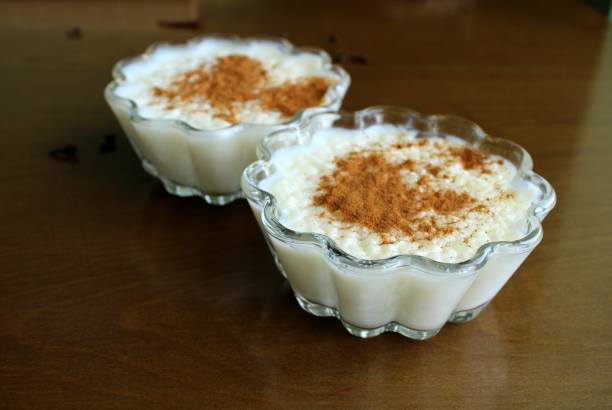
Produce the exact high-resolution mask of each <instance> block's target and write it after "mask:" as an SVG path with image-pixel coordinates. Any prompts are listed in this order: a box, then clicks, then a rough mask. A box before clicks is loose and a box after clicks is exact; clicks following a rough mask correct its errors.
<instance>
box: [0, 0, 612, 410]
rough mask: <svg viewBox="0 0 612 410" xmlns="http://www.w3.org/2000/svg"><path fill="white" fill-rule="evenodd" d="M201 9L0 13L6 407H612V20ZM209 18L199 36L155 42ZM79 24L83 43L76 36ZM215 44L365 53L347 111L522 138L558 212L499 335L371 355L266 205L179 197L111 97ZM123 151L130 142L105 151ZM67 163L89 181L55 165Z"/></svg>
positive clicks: (359, 6) (414, 11) (467, 334)
mask: <svg viewBox="0 0 612 410" xmlns="http://www.w3.org/2000/svg"><path fill="white" fill-rule="evenodd" d="M198 10H199V9H198V7H197V4H189V3H186V2H178V3H169V2H164V1H157V2H154V3H150V4H148V5H147V4H145V3H143V2H139V1H129V2H119V1H110V2H99V1H98V2H96V1H86V2H51V3H47V2H21V3H20V2H14V3H0V45H1V48H0V49H1V50H2V52H1V55H2V57H1V61H2V62H1V64H0V86H1V88H0V89H2V91H3V95H4V98H2V99H0V113H1V114H0V116H1V118H2V119H1V121H0V131H1V132H2V138H3V139H4V141H5V145H4V146H3V147H2V149H1V150H0V170H1V172H0V217H1V224H0V279H1V280H0V408H2V409H18V408H19V409H54V408H71V409H72V408H82V409H93V408H100V409H116V408H121V409H125V408H143V409H157V408H194V409H196V408H197V409H201V408H208V407H232V408H245V407H257V408H278V407H318V406H333V407H337V408H406V407H411V406H415V407H419V408H430V407H462V408H472V407H493V406H495V407H500V406H501V407H535V408H579V407H590V408H600V407H607V406H610V405H612V322H611V321H612V309H611V306H612V298H611V292H612V268H611V266H612V258H611V256H610V254H611V252H612V232H611V224H612V189H611V188H612V185H611V182H610V181H611V179H612V166H611V163H612V32H611V31H610V28H609V26H608V23H607V22H606V19H605V17H604V16H603V15H600V14H598V13H597V12H596V11H594V10H593V9H591V8H590V7H589V6H588V5H586V4H585V3H583V2H582V1H579V0H575V1H561V2H554V4H553V2H547V1H520V2H506V1H501V0H500V1H495V2H494V1H469V0H463V1H460V0H456V1H448V0H445V1H427V0H422V1H411V2H410V1H400V0H384V1H381V2H371V1H368V2H347V3H345V4H342V3H339V2H326V1H318V0H316V1H315V0H310V1H299V2H282V1H264V0H257V1H246V0H245V1H243V2H232V4H229V2H228V4H225V2H222V1H205V2H204V4H203V6H202V8H201V9H200V11H198ZM200 14H201V15H202V16H203V21H202V24H201V26H200V28H196V29H194V30H190V29H176V28H174V29H170V28H167V27H161V26H159V25H158V24H155V22H156V21H157V20H159V19H168V18H170V19H174V20H176V19H179V20H180V19H183V20H185V19H187V20H189V19H193V18H194V16H195V17H197V16H199V15H200ZM77 25H78V26H79V28H80V36H79V35H78V33H76V31H77V30H74V29H73V30H72V31H71V33H72V34H67V30H69V29H70V28H71V27H73V26H77ZM192 25H193V26H195V25H194V24H186V26H192ZM205 32H223V33H238V34H242V35H252V34H258V33H277V34H280V35H283V36H286V37H288V38H289V39H290V40H291V41H293V42H294V43H296V44H300V45H312V46H318V47H324V48H326V49H328V50H329V51H330V52H332V53H339V52H342V53H345V54H346V55H351V54H356V55H364V56H367V59H368V61H367V63H366V64H360V63H357V62H353V63H350V62H349V63H347V64H346V65H345V66H346V68H347V70H348V71H349V72H350V73H351V75H352V78H353V85H352V86H351V88H350V91H349V93H348V97H347V99H346V103H345V107H346V108H347V109H358V108H362V107H365V106H368V105H375V104H395V105H400V106H406V107H411V108H413V109H416V110H419V111H421V112H425V113H434V112H437V113H452V114H458V115H461V116H465V117H467V118H469V119H472V120H474V121H476V122H478V123H479V124H481V125H482V126H483V128H485V130H487V131H489V132H490V133H491V134H493V135H497V136H501V137H505V138H510V139H513V140H515V141H517V142H519V143H520V144H522V145H523V146H524V147H525V148H527V150H528V151H529V152H530V153H531V154H532V155H533V157H534V161H535V164H536V165H535V169H536V171H537V172H538V173H540V174H542V175H543V176H544V177H546V178H547V179H548V180H549V181H550V182H551V183H552V185H553V186H554V187H555V189H556V190H557V194H558V198H559V200H558V204H557V207H556V208H555V209H554V210H553V211H552V213H551V214H550V216H549V217H548V219H547V220H546V221H545V223H544V230H545V237H544V240H543V242H542V244H541V245H540V246H539V247H538V248H537V249H536V250H535V252H534V253H533V254H532V255H531V256H530V257H529V258H528V260H527V261H526V263H525V264H524V265H523V266H522V267H521V268H520V270H519V271H518V272H517V273H516V275H515V276H514V277H513V278H512V279H511V280H510V282H509V283H508V284H507V285H506V286H505V288H504V289H503V290H502V291H501V293H500V294H499V295H498V296H497V298H496V299H495V300H494V302H493V303H492V304H491V305H490V306H489V307H488V308H487V309H486V310H485V311H484V312H483V314H482V315H481V316H480V317H479V318H477V319H476V320H475V321H473V322H470V323H466V324H460V325H452V324H449V325H447V326H446V327H445V328H444V329H443V330H442V331H441V332H440V333H439V334H438V335H437V336H436V337H434V338H433V339H430V340H428V341H425V342H417V341H412V340H409V339H406V338H403V337H401V336H399V335H397V334H384V335H382V336H379V337H376V338H374V339H369V340H362V339H359V338H356V337H353V336H350V335H349V334H348V333H347V332H346V331H345V330H344V329H343V328H342V326H341V325H340V323H339V322H338V321H336V320H335V319H323V318H316V317H313V316H310V315H308V314H307V313H305V312H303V311H302V310H301V309H300V308H299V307H298V305H297V303H296V302H295V300H294V298H293V295H292V294H291V291H290V289H289V288H288V286H287V284H286V283H285V281H284V280H283V279H282V278H281V275H280V274H279V273H278V272H277V271H276V268H275V266H274V264H273V262H272V259H271V257H270V255H269V252H268V250H267V248H266V245H265V243H264V241H263V240H262V237H261V234H260V232H259V230H258V227H257V226H256V223H255V221H254V219H253V217H252V215H251V214H250V211H249V209H248V208H247V205H246V203H244V202H238V203H234V204H232V205H230V206H226V207H213V206H208V205H206V204H205V203H204V202H203V201H201V200H199V199H181V198H177V197H173V196H170V195H168V194H166V193H165V191H164V190H163V189H162V187H161V185H160V183H158V182H157V181H156V180H154V179H153V178H152V177H150V176H148V175H147V174H146V173H145V172H144V171H143V170H142V169H141V166H140V164H139V163H138V161H137V160H136V157H135V155H134V153H133V152H132V151H131V149H130V147H129V145H128V142H127V140H126V139H125V138H124V136H123V134H122V132H121V131H120V129H119V127H118V125H117V122H116V121H115V119H114V117H113V115H112V114H111V112H110V110H109V109H108V107H107V106H106V104H105V102H104V100H103V98H102V90H103V87H104V86H105V84H106V83H107V82H108V81H109V80H110V69H111V66H112V64H113V63H114V62H115V61H116V60H118V59H119V58H121V57H124V56H127V55H134V54H138V53H140V52H141V51H142V50H143V49H144V48H145V47H146V46H147V45H148V44H150V43H152V42H155V41H159V40H164V39H166V40H182V39H186V38H189V37H191V36H194V35H196V34H198V33H205ZM75 33H76V34H75ZM330 36H335V39H336V41H335V42H334V41H332V40H333V39H330ZM107 134H115V135H116V136H117V144H118V146H117V150H116V151H115V152H110V153H107V154H105V155H102V154H101V153H100V144H101V142H102V141H103V138H104V136H105V135H107ZM66 144H74V145H75V146H77V148H78V159H79V161H78V163H68V162H64V161H58V160H54V159H51V158H49V155H48V152H49V150H52V149H54V148H57V147H61V146H63V145H66Z"/></svg>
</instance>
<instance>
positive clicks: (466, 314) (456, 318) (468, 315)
mask: <svg viewBox="0 0 612 410" xmlns="http://www.w3.org/2000/svg"><path fill="white" fill-rule="evenodd" d="M488 304H489V302H485V303H483V304H482V305H480V306H476V307H475V308H474V309H467V310H460V311H458V312H453V314H452V315H451V317H450V319H448V321H449V322H451V323H463V322H469V321H470V320H474V319H476V318H477V317H478V315H479V314H480V312H482V311H483V310H484V308H486V307H487V305H488Z"/></svg>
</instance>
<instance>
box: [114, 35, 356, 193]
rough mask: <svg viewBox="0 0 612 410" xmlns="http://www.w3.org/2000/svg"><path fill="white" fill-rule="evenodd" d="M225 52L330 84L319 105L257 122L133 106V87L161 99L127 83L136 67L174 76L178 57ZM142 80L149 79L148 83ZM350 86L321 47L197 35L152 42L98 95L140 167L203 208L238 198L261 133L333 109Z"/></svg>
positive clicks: (124, 64) (118, 67)
mask: <svg viewBox="0 0 612 410" xmlns="http://www.w3.org/2000/svg"><path fill="white" fill-rule="evenodd" d="M209 50H210V51H209ZM228 50H229V51H228ZM231 50H234V53H238V54H240V53H241V52H242V51H244V52H245V53H249V52H252V53H255V54H257V52H259V51H258V50H261V53H260V54H261V56H258V58H260V62H261V64H264V63H266V64H267V63H269V61H275V62H277V61H281V63H282V61H283V60H282V59H283V58H286V59H287V60H288V61H290V62H293V61H294V62H295V64H296V66H295V67H293V66H291V64H288V65H286V67H285V66H283V65H282V64H281V63H278V64H279V66H281V67H285V68H287V70H286V71H292V70H293V69H294V68H295V71H296V72H297V73H298V74H295V75H296V76H297V75H301V74H300V73H301V72H302V71H303V72H305V73H306V72H308V70H311V69H312V70H316V72H317V73H318V74H317V75H323V76H325V77H326V78H328V79H333V83H330V84H329V87H328V88H327V91H325V95H324V97H323V98H322V99H321V101H320V104H318V105H316V106H310V107H306V108H304V109H300V110H299V111H297V112H291V113H290V114H286V115H285V114H283V115H276V117H270V116H269V117H266V118H264V121H239V120H231V121H230V120H227V121H225V120H224V119H215V120H214V121H209V122H207V121H204V120H203V121H200V122H194V121H192V120H190V119H189V118H192V117H189V118H186V117H187V115H186V114H185V115H183V113H181V110H183V112H185V110H187V108H189V110H192V112H195V109H194V108H193V107H194V106H193V105H190V106H188V105H187V103H185V104H183V106H181V105H180V104H179V105H178V109H177V110H178V111H179V114H176V110H175V111H172V109H174V108H176V107H171V106H170V105H168V106H167V107H166V108H167V111H164V110H163V109H161V110H160V109H157V108H156V109H155V110H157V111H155V110H154V109H152V108H151V107H147V106H146V104H138V103H137V101H135V100H136V99H137V98H135V97H133V98H132V97H131V94H130V93H133V92H134V91H133V90H136V91H135V92H136V93H137V94H136V95H138V93H141V94H142V93H145V94H146V93H149V94H154V93H159V94H160V95H161V94H163V93H162V92H161V91H160V90H161V88H159V87H152V85H155V84H145V86H149V87H150V88H149V89H148V90H145V91H142V89H143V88H142V87H143V84H134V82H135V81H132V80H131V77H134V76H136V74H135V73H136V72H137V69H136V68H135V67H148V66H147V65H149V66H150V65H153V66H155V64H159V65H161V64H165V66H164V67H169V68H168V69H169V70H175V71H176V70H177V67H178V66H179V64H174V65H172V61H173V60H172V59H173V58H174V59H175V60H177V61H180V58H187V59H189V58H192V60H193V58H195V57H194V56H203V57H202V58H204V57H207V55H206V53H216V54H215V55H216V56H218V57H220V56H227V55H228V54H231ZM236 50H237V51H236ZM241 50H242V51H241ZM253 50H255V51H253ZM181 53H182V54H181ZM275 58H276V59H277V60H274V59H275ZM190 61H191V60H190ZM169 62H170V65H168V64H169ZM275 64H276V63H275ZM192 67H193V66H192ZM139 69H140V68H139ZM300 70H302V71H300ZM313 72H314V71H313ZM281 74H282V73H281ZM141 77H146V76H142V75H141ZM296 78H297V77H296ZM188 79H189V78H188ZM145 80H146V81H149V79H148V78H146V79H145ZM146 81H145V82H146ZM241 82H242V81H241V80H240V81H239V82H238V84H240V83H241ZM136 83H137V81H136ZM349 84H350V77H349V75H348V73H347V72H346V71H344V70H343V69H342V68H341V67H339V66H336V65H333V64H332V63H331V59H330V57H329V55H328V54H327V53H326V52H324V51H323V50H319V49H314V48H297V47H294V46H293V45H292V44H291V43H289V42H288V41H286V40H284V39H277V38H244V39H241V38H238V37H231V36H218V35H215V36H204V37H198V38H195V39H192V40H190V41H188V42H187V43H185V44H169V43H158V44H154V45H152V46H151V47H149V48H148V49H147V50H146V51H145V53H144V54H142V55H140V56H137V57H134V58H127V59H124V60H121V61H119V62H118V63H117V64H116V65H115V67H114V69H113V81H111V82H110V83H109V84H108V85H107V87H106V89H105V92H104V96H105V99H106V101H107V102H108V104H109V106H110V108H111V109H112V111H113V113H114V114H115V116H116V117H117V119H118V121H119V123H120V125H121V127H122V128H123V130H124V132H125V134H126V135H127V137H128V139H129V141H130V143H131V145H132V147H133V148H134V151H135V152H136V154H137V155H138V157H139V158H140V159H141V161H142V164H143V167H144V169H145V170H146V171H147V172H149V173H150V174H152V175H153V176H155V177H157V178H159V179H160V180H161V182H162V183H163V185H164V187H165V188H166V190H167V191H168V192H169V193H171V194H174V195H178V196H200V197H202V198H203V199H205V200H206V201H207V202H208V203H210V204H215V205H223V204H226V203H229V202H232V201H233V200H235V199H237V198H240V197H242V192H241V190H240V176H241V174H242V171H243V170H244V168H245V167H246V166H247V165H248V164H250V163H251V162H253V161H254V160H255V159H256V158H257V157H256V147H257V144H258V143H259V142H260V140H261V139H262V138H263V137H264V136H265V135H267V134H269V133H271V132H273V131H275V130H278V129H279V128H281V127H283V126H287V125H292V124H297V123H299V122H300V121H301V119H302V117H303V116H305V115H307V114H309V113H311V112H316V111H319V110H337V109H339V108H340V106H341V104H342V99H343V98H344V95H345V94H346V92H347V89H348V86H349ZM220 85H221V87H220V89H221V92H223V91H224V90H223V88H224V85H225V84H224V83H223V82H222V81H221V82H220ZM139 87H141V88H139ZM153 91H154V92H153ZM239 97H241V96H239ZM160 114H163V115H160ZM189 115H191V114H189ZM194 115H195V114H194ZM193 118H196V116H194V117H193ZM225 118H227V116H226V117H225ZM270 118H272V120H270Z"/></svg>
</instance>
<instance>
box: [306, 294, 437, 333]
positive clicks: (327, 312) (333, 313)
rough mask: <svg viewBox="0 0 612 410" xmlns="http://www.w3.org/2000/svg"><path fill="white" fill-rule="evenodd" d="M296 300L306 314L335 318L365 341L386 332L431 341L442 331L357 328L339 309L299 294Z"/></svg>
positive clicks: (394, 325) (396, 325) (393, 326)
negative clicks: (345, 318)
mask: <svg viewBox="0 0 612 410" xmlns="http://www.w3.org/2000/svg"><path fill="white" fill-rule="evenodd" d="M295 298H296V299H297V301H298V304H299V305H300V307H301V308H302V309H304V310H305V311H306V312H308V313H310V314H313V315H315V316H325V317H335V318H336V319H338V320H340V322H342V326H344V328H345V329H346V330H347V331H348V332H349V333H350V334H352V335H353V336H357V337H361V338H364V339H365V338H369V337H374V336H378V335H380V334H381V333H384V332H395V333H399V334H400V335H402V336H406V337H408V338H410V339H415V340H425V339H429V338H430V337H433V336H435V335H436V334H438V332H439V331H440V329H433V330H417V329H411V328H409V327H406V326H404V325H401V324H399V323H396V322H391V323H387V324H386V325H382V326H379V327H375V328H372V329H368V328H363V327H359V326H355V325H353V324H350V323H348V322H346V321H345V320H344V319H342V316H340V313H339V312H338V310H337V309H334V308H330V307H328V306H323V305H320V304H318V303H314V302H311V301H309V300H308V299H306V298H305V297H303V296H301V295H299V294H297V293H295Z"/></svg>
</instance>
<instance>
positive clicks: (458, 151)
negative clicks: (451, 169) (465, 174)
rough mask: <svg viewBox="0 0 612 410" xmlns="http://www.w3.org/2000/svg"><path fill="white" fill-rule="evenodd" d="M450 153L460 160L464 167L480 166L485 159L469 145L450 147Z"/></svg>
mask: <svg viewBox="0 0 612 410" xmlns="http://www.w3.org/2000/svg"><path fill="white" fill-rule="evenodd" d="M450 153H451V154H452V155H454V156H456V157H458V158H459V159H460V160H461V163H462V164H463V168H465V169H475V168H482V167H483V165H484V162H485V159H486V156H485V155H484V154H483V153H481V152H478V151H476V150H473V149H471V148H469V147H461V148H452V149H451V150H450Z"/></svg>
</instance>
